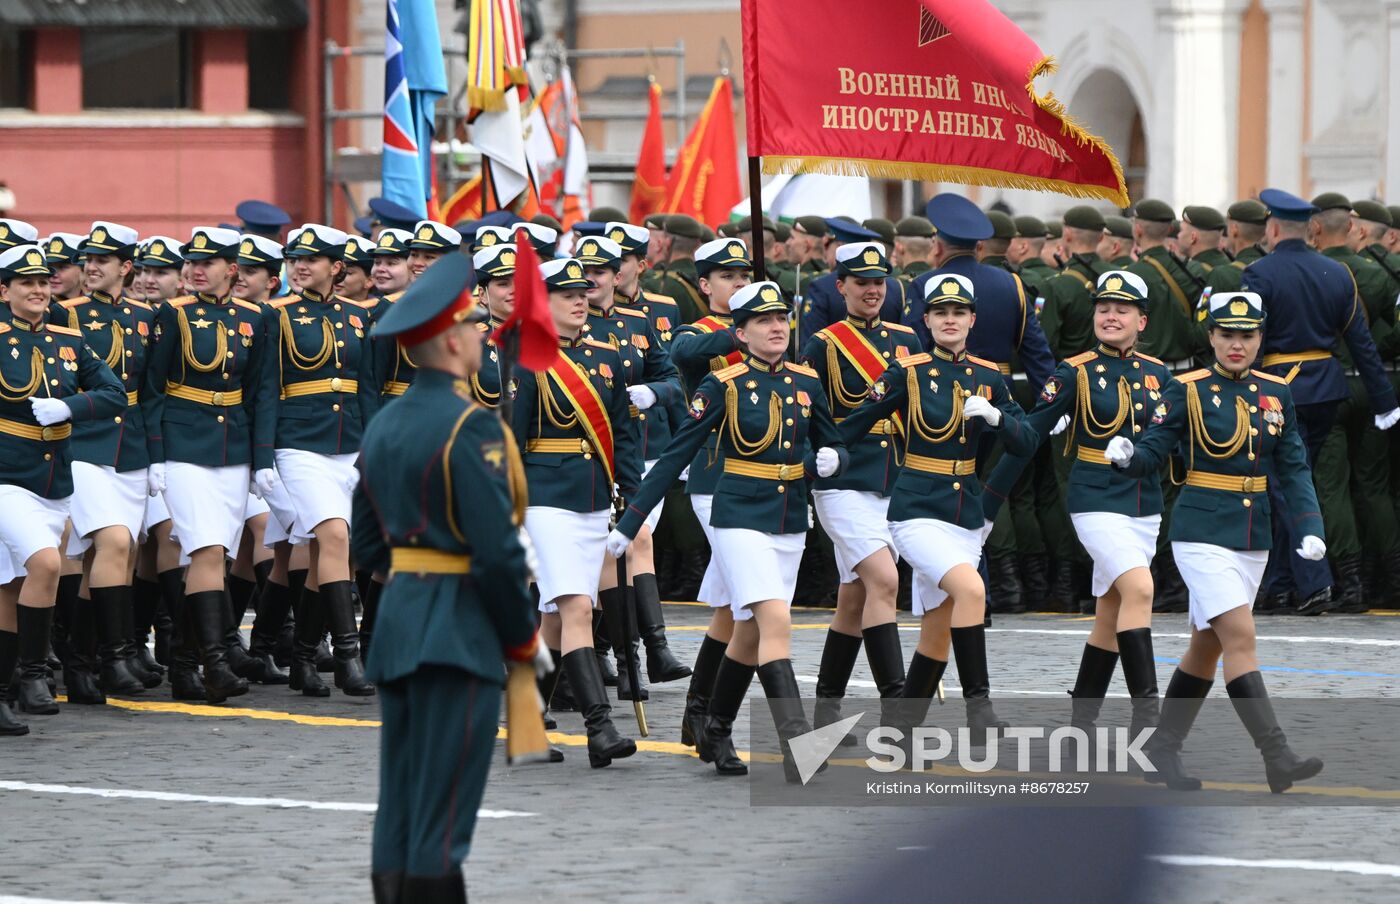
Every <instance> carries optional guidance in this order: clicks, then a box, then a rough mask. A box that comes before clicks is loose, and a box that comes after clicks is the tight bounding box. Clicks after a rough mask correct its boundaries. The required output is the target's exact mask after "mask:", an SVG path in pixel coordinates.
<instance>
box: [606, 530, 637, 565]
mask: <svg viewBox="0 0 1400 904" xmlns="http://www.w3.org/2000/svg"><path fill="white" fill-rule="evenodd" d="M631 545H632V540H631V539H630V538H629V537H628V536H627V535H626V534H624V533H622V532H621V531H616V530H614V531H609V532H608V555H610V556H612V557H613V558H614V559H620V558H622V557H623V556H625V555H626V554H627V547H629V546H631Z"/></svg>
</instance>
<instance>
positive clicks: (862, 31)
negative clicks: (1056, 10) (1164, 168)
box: [743, 0, 1128, 207]
mask: <svg viewBox="0 0 1400 904" xmlns="http://www.w3.org/2000/svg"><path fill="white" fill-rule="evenodd" d="M883 6H885V7H888V9H887V10H883V11H882V12H881V13H880V14H879V15H864V16H861V17H859V18H858V19H856V20H854V21H853V20H852V19H851V18H850V15H849V13H850V4H849V3H847V2H844V0H807V3H806V5H804V7H803V14H802V15H801V16H800V17H797V18H794V17H793V16H792V15H791V9H790V4H789V3H785V2H783V0H743V27H744V86H745V101H746V107H747V113H748V116H747V124H748V145H749V147H748V152H749V153H750V154H752V155H754V156H761V157H763V158H764V160H763V168H764V170H765V171H767V172H773V173H778V172H783V173H811V172H822V173H836V174H846V175H864V176H874V177H885V178H893V179H922V180H929V181H935V182H962V183H966V184H969V185H993V186H1003V187H1007V188H1024V189H1032V190H1040V191H1055V192H1060V193H1062V194H1067V195H1072V196H1075V197H1082V198H1103V199H1105V200H1109V201H1112V202H1113V203H1114V204H1116V205H1117V206H1119V207H1124V206H1127V204H1128V194H1127V186H1126V185H1125V183H1124V181H1123V170H1122V167H1121V166H1119V163H1118V160H1117V158H1115V157H1114V155H1113V150H1112V149H1111V148H1110V147H1108V145H1107V144H1105V143H1104V141H1103V140H1102V139H1100V138H1097V137H1096V136H1094V135H1090V134H1089V133H1088V132H1086V131H1084V129H1082V128H1081V127H1080V126H1078V125H1077V124H1076V123H1075V122H1074V121H1073V120H1071V119H1070V118H1069V116H1068V114H1067V112H1066V110H1065V106H1064V104H1063V103H1061V102H1060V101H1059V100H1058V99H1056V98H1055V97H1054V95H1052V94H1046V95H1045V96H1043V97H1042V96H1041V95H1039V94H1038V93H1036V90H1035V84H1034V82H1035V79H1036V77H1037V76H1039V75H1043V74H1045V73H1048V72H1052V71H1054V68H1055V63H1054V60H1053V59H1051V58H1050V57H1047V56H1044V55H1043V54H1042V53H1041V51H1040V48H1039V47H1037V46H1036V45H1035V42H1034V41H1032V40H1031V39H1030V38H1029V37H1027V36H1026V34H1025V33H1024V32H1022V31H1021V30H1020V29H1019V28H1017V27H1016V26H1015V25H1014V24H1013V23H1012V22H1011V21H1010V20H1009V19H1007V18H1006V16H1004V15H1003V14H1002V13H1001V12H1000V11H998V10H997V9H996V8H995V7H994V6H992V4H991V3H990V2H988V0H888V2H887V3H885V4H883ZM837 21H840V22H846V23H848V27H846V28H843V30H842V32H841V40H840V41H839V42H832V41H830V40H829V39H828V38H829V35H828V33H827V31H826V29H828V28H829V23H831V22H837ZM813 47H821V48H823V53H822V57H821V64H820V66H818V67H817V68H815V69H814V68H813V66H812V62H811V61H812V52H811V51H812V48H813Z"/></svg>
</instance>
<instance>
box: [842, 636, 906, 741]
mask: <svg viewBox="0 0 1400 904" xmlns="http://www.w3.org/2000/svg"><path fill="white" fill-rule="evenodd" d="M861 634H862V636H863V637H864V638H865V661H866V662H868V663H869V664H870V674H871V677H873V678H874V679H875V689H876V690H878V691H879V692H880V724H882V725H889V724H891V720H892V719H893V717H894V714H895V710H896V709H897V708H898V704H895V703H892V702H891V701H895V700H898V699H900V698H901V697H902V696H903V694H904V651H903V649H901V648H900V644H899V626H898V625H896V624H895V623H894V622H889V623H887V624H883V625H874V626H872V627H869V628H866V629H865V630H864V631H862V632H861ZM847 737H848V738H849V737H850V735H847Z"/></svg>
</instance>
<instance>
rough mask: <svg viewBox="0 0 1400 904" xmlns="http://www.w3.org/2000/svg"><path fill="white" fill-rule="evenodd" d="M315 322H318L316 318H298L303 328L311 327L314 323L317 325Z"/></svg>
mask: <svg viewBox="0 0 1400 904" xmlns="http://www.w3.org/2000/svg"><path fill="white" fill-rule="evenodd" d="M315 322H316V319H315V318H314V317H306V316H303V317H298V318H297V323H299V324H301V325H302V326H310V325H311V324H313V323H315Z"/></svg>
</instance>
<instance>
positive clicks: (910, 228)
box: [890, 216, 933, 284]
mask: <svg viewBox="0 0 1400 904" xmlns="http://www.w3.org/2000/svg"><path fill="white" fill-rule="evenodd" d="M932 250H933V224H932V223H930V222H929V221H928V220H927V219H925V218H924V217H920V216H913V217H905V218H904V219H902V220H900V221H899V222H898V223H896V224H895V225H894V251H893V254H891V256H890V263H891V264H893V265H894V267H895V273H896V274H897V275H898V277H899V278H900V279H901V280H903V281H904V282H905V283H906V284H907V283H910V282H913V281H914V280H915V279H916V278H918V277H919V276H920V275H921V274H924V273H927V272H928V271H929V270H930V269H931V268H930V266H929V262H928V258H929V252H931V251H932Z"/></svg>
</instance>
